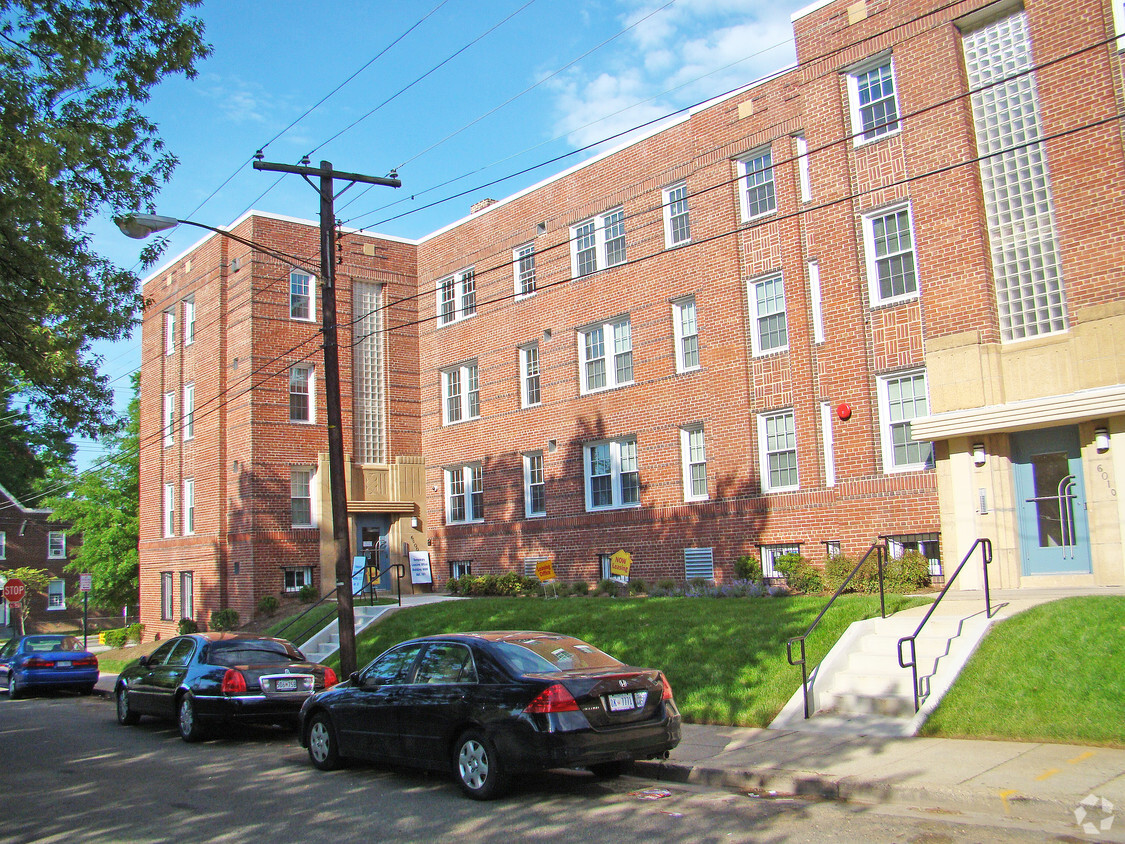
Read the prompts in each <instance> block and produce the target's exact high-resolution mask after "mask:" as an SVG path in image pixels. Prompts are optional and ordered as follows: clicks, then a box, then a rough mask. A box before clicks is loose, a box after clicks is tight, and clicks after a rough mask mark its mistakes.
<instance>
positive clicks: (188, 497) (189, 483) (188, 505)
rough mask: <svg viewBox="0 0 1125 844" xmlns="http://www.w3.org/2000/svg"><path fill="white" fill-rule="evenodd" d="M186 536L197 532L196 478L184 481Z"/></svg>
mask: <svg viewBox="0 0 1125 844" xmlns="http://www.w3.org/2000/svg"><path fill="white" fill-rule="evenodd" d="M183 495H184V536H191V535H192V534H194V533H195V479H194V478H187V479H186V480H185V481H184V493H183Z"/></svg>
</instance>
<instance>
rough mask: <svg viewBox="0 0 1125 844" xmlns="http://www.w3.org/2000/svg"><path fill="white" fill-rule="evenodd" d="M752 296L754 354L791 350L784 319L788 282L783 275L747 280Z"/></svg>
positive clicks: (751, 331) (751, 337)
mask: <svg viewBox="0 0 1125 844" xmlns="http://www.w3.org/2000/svg"><path fill="white" fill-rule="evenodd" d="M746 289H747V297H748V298H749V300H750V319H751V329H750V345H751V346H752V347H753V350H754V355H755V357H758V356H761V355H770V354H773V353H774V352H785V351H788V350H789V329H788V326H787V325H786V322H785V282H784V280H783V279H782V277H781V276H780V275H771V276H767V277H766V278H759V279H756V280H753V281H750V282H749V283H748V284H747V288H746Z"/></svg>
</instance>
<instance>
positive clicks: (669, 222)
mask: <svg viewBox="0 0 1125 844" xmlns="http://www.w3.org/2000/svg"><path fill="white" fill-rule="evenodd" d="M690 242H691V221H690V220H689V219H688V191H687V184H686V183H685V182H680V183H679V184H677V185H672V186H671V187H667V188H664V245H665V246H666V247H667V248H668V249H672V248H673V247H675V246H682V245H683V244H685V243H690Z"/></svg>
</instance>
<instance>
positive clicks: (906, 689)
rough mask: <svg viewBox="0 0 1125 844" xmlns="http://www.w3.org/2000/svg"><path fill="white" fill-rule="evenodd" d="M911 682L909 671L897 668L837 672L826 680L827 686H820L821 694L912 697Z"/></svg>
mask: <svg viewBox="0 0 1125 844" xmlns="http://www.w3.org/2000/svg"><path fill="white" fill-rule="evenodd" d="M912 682H913V680H912V678H911V675H910V672H909V671H906V670H904V669H901V668H900V669H899V670H898V671H896V672H895V673H893V674H892V673H890V672H885V673H879V674H852V673H851V672H847V671H841V672H838V673H837V674H836V675H835V676H833V677H832V679H831V680H829V681H828V682H827V687H822V688H821V691H822V693H823V694H826V695H831V694H836V695H840V694H858V695H866V696H871V697H875V696H879V695H882V696H884V697H910V699H911V700H913V699H914V690H913V688H912V686H911V683H912Z"/></svg>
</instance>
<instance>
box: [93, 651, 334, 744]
mask: <svg viewBox="0 0 1125 844" xmlns="http://www.w3.org/2000/svg"><path fill="white" fill-rule="evenodd" d="M335 683H336V672H335V671H333V670H332V669H331V668H328V667H327V666H324V665H319V664H317V663H315V662H309V661H308V660H306V659H305V657H304V656H303V655H302V654H301V652H300V651H299V650H297V648H296V647H295V646H293V645H292V644H291V643H290V642H287V641H285V640H284V639H273V638H269V637H266V636H253V635H248V634H243V633H193V634H191V635H189V636H177V637H176V638H174V639H169V640H168V641H167V642H165V643H164V644H163V645H161V646H160V647H159V648H157V649H156V650H155V651H153V652H152V654H150V655H149V656H143V657H141V658H140V659H138V660H137V661H136V662H134V663H132V664H130V665H128V666H126V668H125V670H124V671H122V672H121V674H120V675H119V676H118V678H117V683H116V684H115V686H114V696H115V698H116V700H117V721H118V723H120V724H122V725H125V726H131V725H133V724H136V723H137V722H138V721H139V720H140V718H141V716H142V715H154V716H156V717H158V718H174V719H176V724H177V726H178V727H179V730H180V736H181V737H182V738H183V740H184V741H199V740H200V739H202V738H204V735H205V732H206V727H207V725H209V724H213V723H216V722H221V721H225V722H228V723H239V722H246V723H266V724H288V725H294V724H296V722H297V716H298V713H299V712H300V709H301V704H302V703H304V702H305V700H306V698H308V696H309V695H311V694H312V693H313V692H314V691H317V690H321V689H326V688H328V687H330V686H333V685H335Z"/></svg>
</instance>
